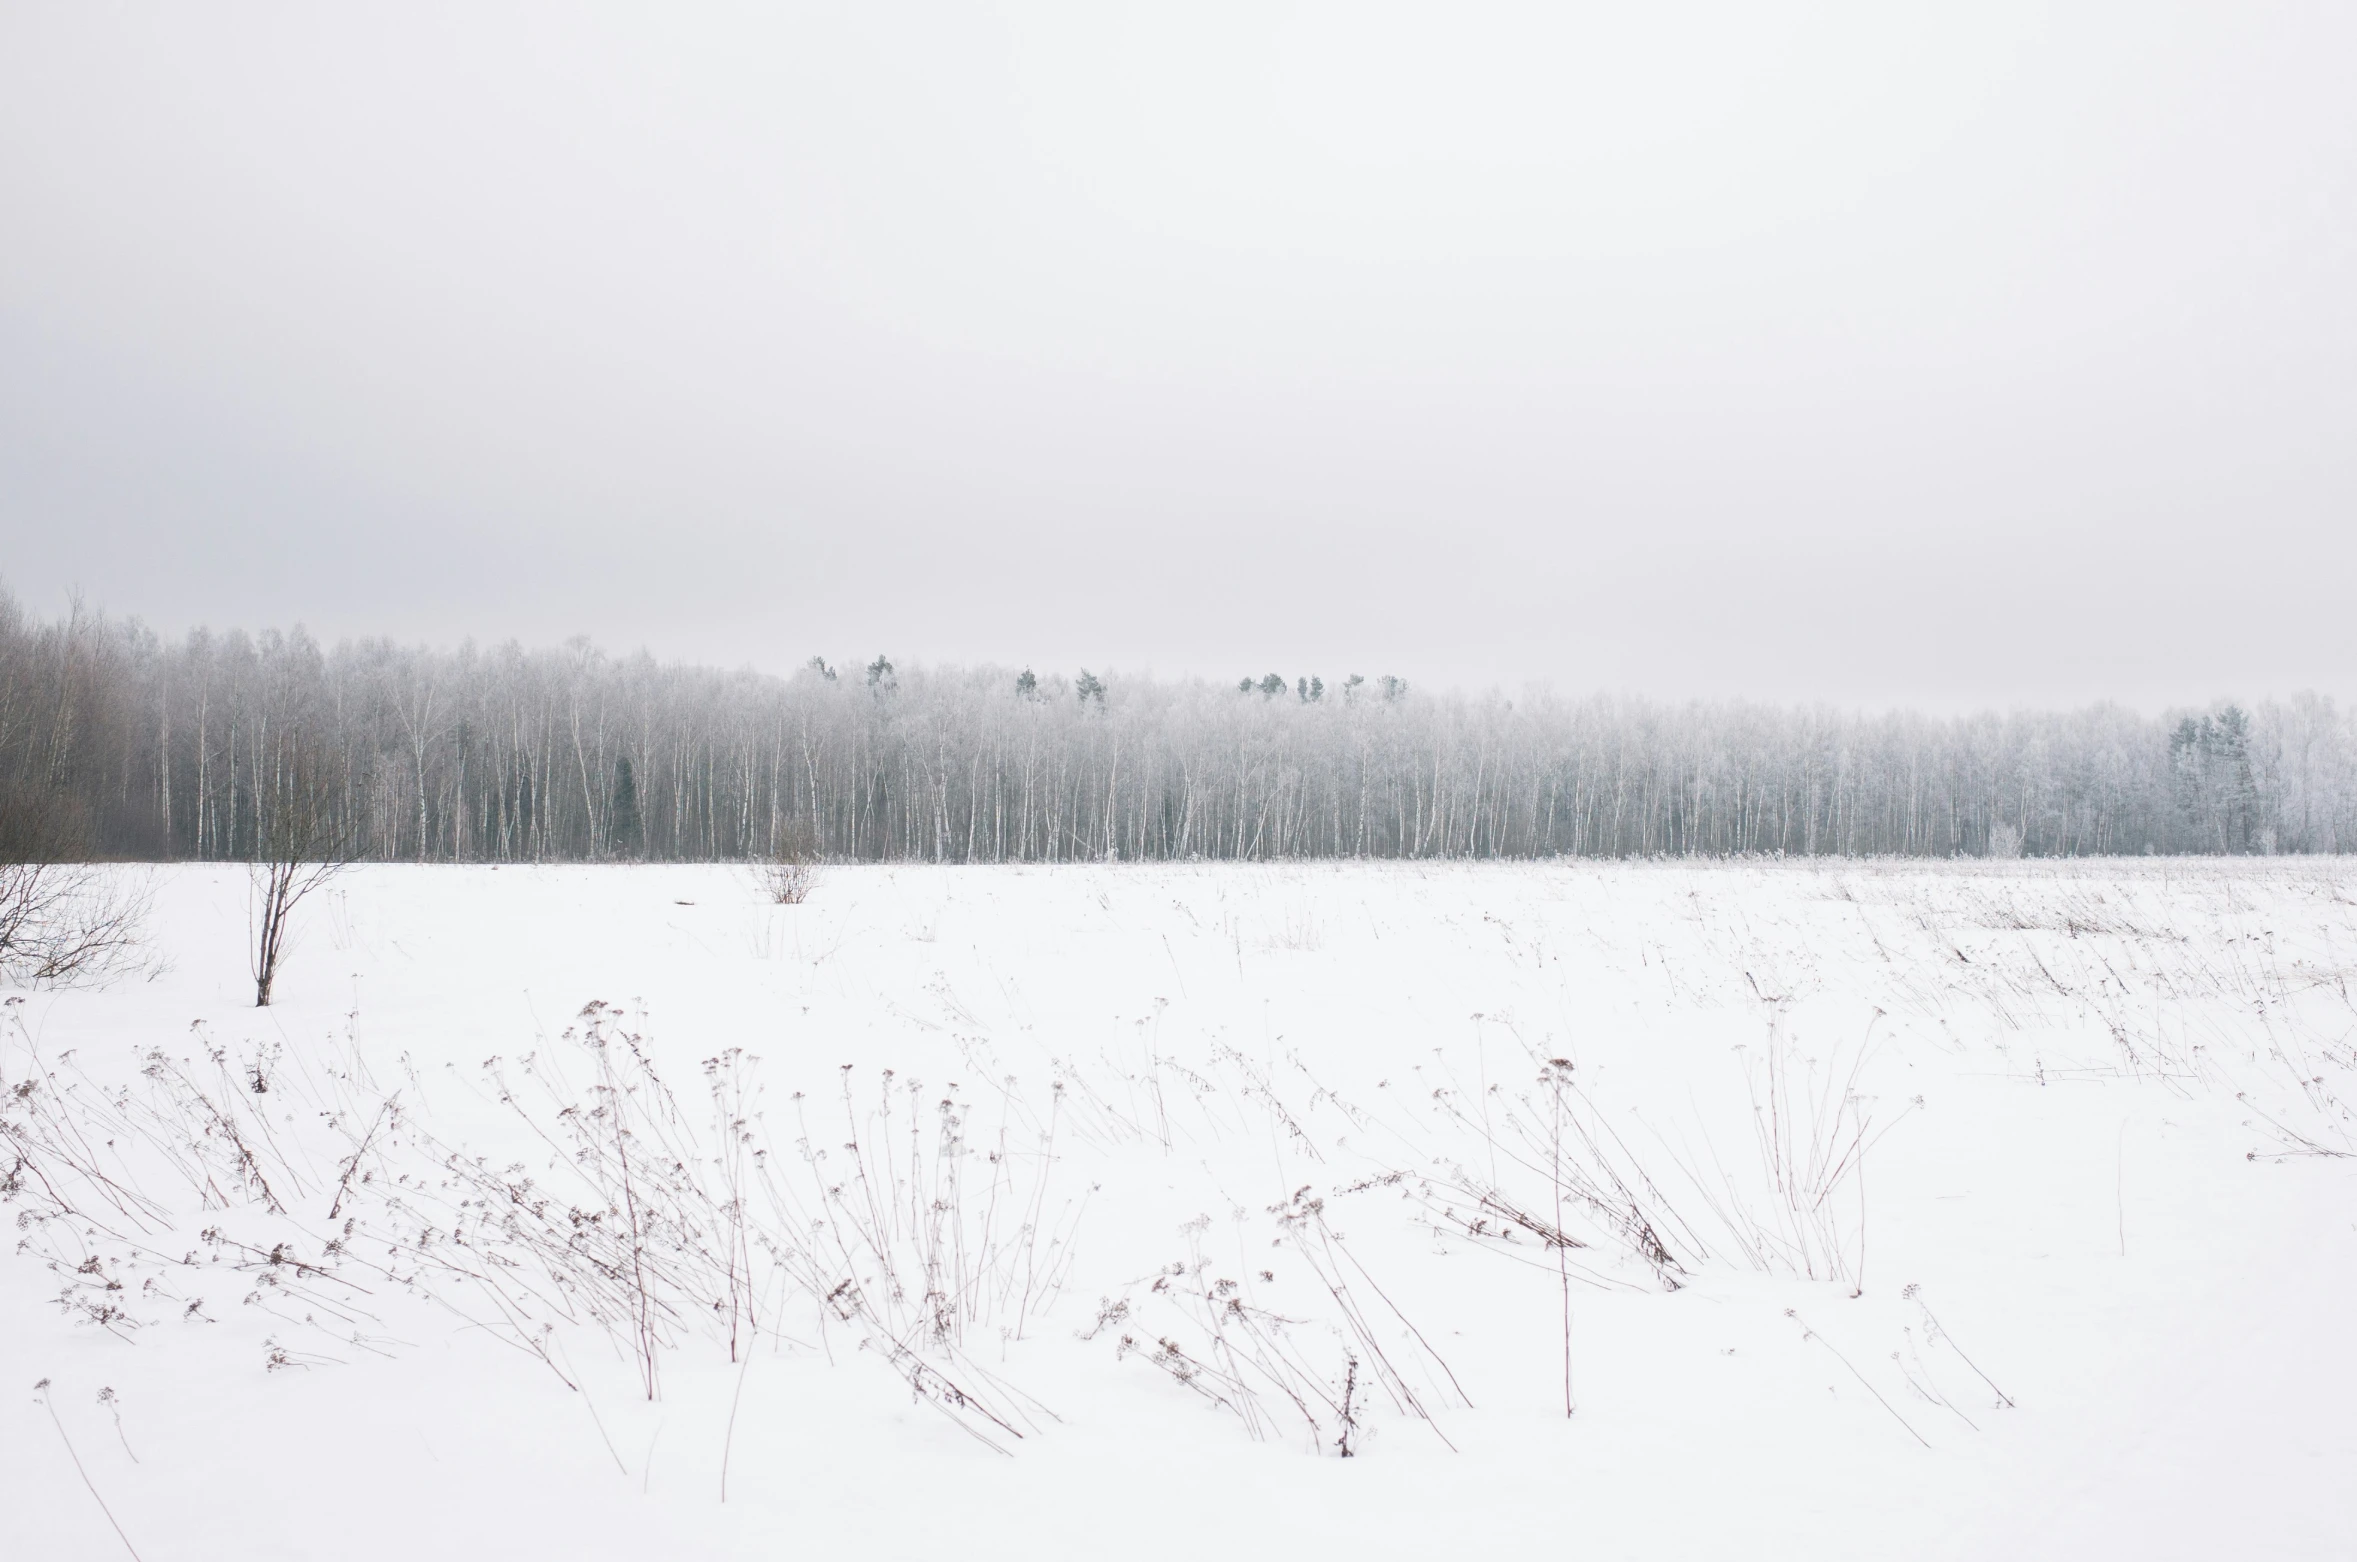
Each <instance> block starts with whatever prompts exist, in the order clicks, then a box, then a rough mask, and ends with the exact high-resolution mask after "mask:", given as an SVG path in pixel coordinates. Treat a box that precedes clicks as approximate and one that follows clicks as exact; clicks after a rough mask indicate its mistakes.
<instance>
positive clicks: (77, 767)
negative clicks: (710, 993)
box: [0, 596, 2357, 862]
mask: <svg viewBox="0 0 2357 1562" xmlns="http://www.w3.org/2000/svg"><path fill="white" fill-rule="evenodd" d="M298 785H299V786H301V787H303V788H306V789H308V790H309V792H311V793H312V794H315V796H314V803H315V806H316V807H317V809H319V810H320V811H321V812H323V813H324V814H325V815H326V816H327V817H329V818H331V819H332V821H333V831H332V838H333V839H334V840H335V841H336V842H337V843H338V846H337V849H338V850H339V851H344V852H348V853H349V854H350V855H352V856H355V857H362V858H375V859H382V860H393V861H462V862H473V861H498V862H565V861H582V860H594V859H608V858H636V857H644V858H662V859H675V860H695V861H705V860H722V859H735V858H747V857H759V856H765V855H769V854H772V853H775V852H778V851H780V850H787V851H799V852H806V853H815V854H817V855H821V856H825V857H829V858H840V859H863V860H884V861H921V862H1053V861H1073V860H1085V859H1102V858H1108V857H1118V858H1122V859H1141V858H1142V859H1173V858H1196V857H1201V858H1280V857H1538V856H1551V855H1557V854H1567V855H1579V856H1604V857H1621V856H1634V855H1648V854H1655V853H1673V854H1685V853H1711V854H1719V853H1746V852H1748V853H1800V854H1816V853H1851V854H1855V853H1887V854H1897V855H1904V856H1918V857H1945V856H1950V855H1955V854H1960V853H1961V854H1965V855H1975V856H1977V855H1989V854H1993V855H2011V854H2014V853H2028V854H2031V855H2086V854H2099V853H2143V852H2210V853H2232V852H2266V851H2284V852H2332V851H2340V850H2343V849H2347V848H2350V847H2353V846H2357V723H2353V722H2352V721H2351V719H2350V717H2349V716H2347V715H2345V714H2344V713H2342V712H2341V711H2340V710H2338V709H2337V708H2336V707H2335V706H2334V704H2333V703H2332V702H2331V701H2330V700H2326V699H2322V698H2318V697H2315V696H2311V695H2301V696H2299V697H2297V698H2294V699H2292V700H2291V701H2289V702H2288V703H2283V704H2274V703H2267V704H2258V705H2254V706H2251V707H2250V708H2248V709H2247V710H2246V709H2241V708H2237V707H2234V706H2230V705H2229V706H2221V707H2217V708H2213V709H2210V710H2205V711H2196V712H2180V713H2173V714H2170V715H2167V716H2163V717H2157V718H2156V717H2151V716H2145V715H2140V714H2137V713H2136V712H2133V711H2128V710H2123V709H2119V708H2117V707H2113V706H2096V707H2093V708H2090V709H2086V710H2079V711H2071V712H2065V713H2038V712H2026V713H2015V714H2010V715H1994V714H1992V715H1981V716H1968V717H1958V718H1934V717H1930V716H1923V715H1914V714H1908V713H1904V712H1901V713H1894V714H1886V715H1858V714H1852V713H1847V712H1842V711H1837V710H1832V709H1826V708H1816V707H1811V708H1782V707H1771V706H1761V705H1748V704H1685V705H1669V704H1660V703H1653V702H1648V701H1643V700H1634V699H1614V698H1587V699H1566V698H1560V697H1557V696H1553V695H1545V694H1536V695H1529V696H1525V697H1520V698H1512V699H1509V698H1504V697H1491V696H1482V697H1468V696H1459V695H1432V694H1428V693H1426V692H1424V691H1422V690H1415V689H1411V688H1409V687H1408V686H1407V685H1406V684H1405V683H1403V682H1402V681H1400V680H1399V679H1397V678H1380V679H1376V680H1372V681H1369V680H1363V679H1359V678H1356V677H1352V678H1348V679H1340V678H1338V679H1336V680H1335V681H1333V682H1332V683H1326V682H1322V681H1317V682H1313V681H1312V680H1311V679H1309V678H1308V677H1303V676H1297V677H1293V678H1290V679H1288V678H1284V677H1279V676H1277V675H1275V674H1265V675H1260V676H1256V677H1251V678H1245V679H1242V680H1240V681H1239V682H1237V683H1230V684H1207V683H1203V682H1197V681H1178V682H1167V681H1166V682H1156V681H1148V680H1143V679H1128V678H1117V677H1098V676H1095V675H1092V674H1090V673H1087V672H1085V671H1084V672H1082V673H1081V674H1080V675H1079V676H1077V677H1076V678H1071V679H1066V678H1063V677H1061V676H1046V677H1042V676H1035V675H1034V674H1033V673H1031V672H1029V671H1017V670H1014V669H996V668H972V669H966V668H930V669H924V668H914V667H910V668H895V667H894V666H892V664H891V663H890V662H889V661H888V660H887V659H885V658H882V657H879V658H878V659H877V660H876V661H875V662H874V663H873V664H871V665H869V666H867V667H864V668H861V667H853V668H845V669H843V670H841V671H840V672H838V671H837V670H835V669H831V668H828V667H826V666H825V665H824V664H823V663H818V662H815V661H814V662H813V663H812V664H811V665H810V666H808V667H806V668H804V669H803V670H801V671H799V672H797V673H795V674H793V675H792V676H790V677H775V676H769V675H765V674H758V673H753V672H724V671H719V670H716V669H713V668H706V667H690V666H677V665H667V664H664V663H660V662H657V661H655V660H654V659H653V658H651V657H649V656H646V655H643V654H642V655H638V656H631V657H620V658H617V657H611V656H608V655H606V654H604V653H603V652H601V651H599V650H597V649H595V648H594V647H592V646H590V645H589V644H588V643H587V642H585V641H576V642H574V643H572V644H569V645H567V646H565V647H564V648H562V649H558V650H539V651H528V650H525V649H523V648H521V647H518V646H515V645H512V644H511V645H506V646H501V647H499V648H498V649H495V650H478V649H475V648H473V647H466V648H462V649H459V650H456V651H443V650H424V649H411V648H407V647H402V646H396V645H393V644H389V643H386V642H383V641H370V642H362V643H358V644H346V645H339V646H336V647H334V648H333V649H327V648H323V647H321V646H320V645H318V644H317V643H315V642H314V641H313V640H311V639H310V638H309V637H308V636H306V635H304V634H303V633H302V632H301V631H299V630H298V631H295V632H293V633H288V634H280V633H276V632H273V633H267V634H262V635H247V634H243V633H232V634H209V633H197V634H192V635H190V636H188V637H187V638H186V639H184V640H181V641H179V642H177V643H166V642H164V641H163V640H161V639H159V638H158V637H157V636H156V635H154V634H152V633H150V632H149V631H147V630H146V629H144V628H142V627H140V626H139V625H138V624H136V623H126V622H122V621H119V620H110V619H106V618H103V617H100V616H97V615H94V614H88V613H77V614H75V615H73V616H71V617H69V618H67V619H65V620H62V621H56V622H48V623H41V622H34V621H31V620H29V619H27V618H26V616H25V615H24V614H23V613H22V611H21V610H20V609H19V607H18V606H17V604H16V603H15V602H14V601H13V600H11V599H8V598H6V597H5V596H0V811H4V816H0V849H5V850H7V851H10V852H15V853H19V854H22V853H27V852H48V853H52V854H58V855H73V854H81V855H90V856H101V857H127V858H147V859H165V858H196V859H204V860H228V861H235V860H241V859H244V858H248V857H250V856H253V855H255V854H256V852H257V850H258V847H257V841H258V839H259V837H260V833H261V832H262V830H263V828H264V823H263V815H264V813H265V811H266V810H268V809H269V808H271V807H272V806H274V804H273V802H272V799H274V798H284V797H285V796H287V795H288V794H289V791H290V788H293V787H296V786H298Z"/></svg>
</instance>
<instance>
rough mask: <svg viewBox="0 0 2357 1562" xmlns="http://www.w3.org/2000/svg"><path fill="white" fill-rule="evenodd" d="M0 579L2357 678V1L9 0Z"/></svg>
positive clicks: (2039, 698) (1813, 670)
mask: <svg viewBox="0 0 2357 1562" xmlns="http://www.w3.org/2000/svg"><path fill="white" fill-rule="evenodd" d="M0 577H4V578H5V579H6V581H7V582H8V584H9V585H10V586H11V587H12V588H13V589H14V590H15V591H16V592H17V593H18V594H19V595H20V596H21V597H23V598H24V599H25V600H26V601H27V603H28V605H30V606H32V607H34V608H36V609H38V610H42V611H51V610H54V609H56V608H57V607H58V606H60V605H62V603H63V602H64V600H65V598H66V594H67V592H68V591H69V590H71V589H74V588H77V587H78V588H79V589H80V590H82V591H83V592H84V593H85V594H86V595H87V596H88V597H89V598H90V599H91V600H92V601H93V602H94V603H95V604H97V605H99V606H102V607H105V608H107V609H109V610H112V611H117V612H125V613H134V614H138V615H140V616H142V617H144V618H146V619H148V620H149V621H150V622H152V623H154V624H155V625H157V626H158V627H160V628H163V629H166V630H174V631H176V630H178V629H182V628H185V627H189V626H192V625H195V624H199V623H209V624H213V625H216V626H225V625H229V624H245V625H249V626H259V625H263V624H273V623H275V624H285V623H290V622H294V621H298V620H299V621H302V622H304V623H306V624H308V625H309V626H310V627H311V628H312V629H313V630H314V632H316V633H319V634H321V635H322V636H325V637H330V638H332V637H336V636H341V635H346V634H390V635H393V636H396V637H399V638H402V639H405V640H435V641H451V640H456V639H458V638H460V637H462V636H466V635H470V634H471V635H474V636H477V637H479V638H484V639H501V638H506V637H508V636H511V635H512V636H519V637H521V638H523V639H525V640H527V641H542V642H545V641H553V640H556V639H560V638H562V637H564V636H567V635H570V634H573V633H583V632H585V633H589V634H592V635H594V636H596V637H597V638H598V639H599V640H601V641H603V642H605V643H606V644H608V645H609V646H612V647H617V648H629V647H634V646H636V645H639V644H642V643H643V644H645V645H648V646H651V647H652V648H653V649H655V650H656V651H657V652H658V653H659V654H663V655H677V656H685V657H693V658H698V659H708V660H716V661H721V662H726V663H732V664H733V663H739V662H750V663H752V664H755V665H758V666H764V667H769V668H778V669H782V668H785V667H790V666H792V665H794V664H796V663H798V662H800V661H801V660H802V659H803V658H805V657H806V656H808V655H809V654H811V653H812V652H813V651H824V652H825V653H827V654H828V655H829V656H830V657H860V658H864V657H866V656H868V655H871V654H873V652H874V651H876V650H878V649H885V650H889V651H890V652H892V653H893V654H894V655H895V656H896V657H900V658H904V659H924V660H960V661H965V660H981V659H989V660H996V661H1004V662H1012V663H1024V662H1029V663H1033V664H1036V665H1038V666H1040V667H1042V668H1059V667H1060V668H1064V669H1067V670H1069V669H1071V668H1073V667H1076V666H1078V665H1080V664H1084V663H1085V664H1088V665H1090V666H1095V667H1100V668H1101V667H1104V666H1107V665H1111V666H1113V667H1116V668H1121V669H1127V670H1133V671H1143V670H1148V669H1152V670H1156V671H1159V672H1162V673H1165V674H1169V673H1188V672H1202V673H1207V674H1213V675H1218V676H1225V677H1233V676H1237V675H1239V674H1241V673H1243V672H1246V671H1253V672H1258V671H1263V670H1267V669H1270V668H1274V669H1277V670H1280V671H1283V672H1285V673H1287V674H1291V673H1294V672H1309V671H1318V672H1323V673H1325V674H1326V675H1328V676H1329V677H1331V676H1335V675H1338V674H1341V673H1344V672H1348V671H1352V670H1357V671H1362V672H1366V673H1369V674H1373V673H1376V672H1381V671H1396V672H1400V673H1404V674H1407V675H1409V676H1411V677H1415V678H1418V679H1419V680H1421V681H1424V682H1427V683H1442V684H1446V683H1462V684H1476V685H1486V684H1490V683H1502V684H1507V685H1515V684H1519V683H1522V682H1524V681H1526V680H1543V681H1548V682H1552V683H1554V684H1555V685H1556V686H1558V687H1560V688H1564V689H1566V690H1575V691H1584V690H1588V689H1596V688H1603V689H1614V690H1633V691H1642V692H1650V693H1655V694H1663V695H1686V694H1693V695H1726V694H1739V695H1751V696H1758V697H1765V698H1772V699H1818V698H1823V699H1831V700H1836V701H1842V702H1855V703H1867V704H1881V703H1886V702H1902V703H1914V704H1922V705H1926V706H1930V707H1935V708H1955V707H1958V706H1970V705H1979V704H1982V703H1997V704H2003V703H2010V702H2031V703H2041V704H2051V703H2062V702H2077V701H2080V700H2085V699H2091V698H2096V697H2101V696H2111V697H2116V698H2121V699H2124V700H2128V701H2130V702H2134V703H2138V704H2144V705H2158V704H2161V703H2164V702H2173V701H2179V700H2199V699H2207V698H2211V697H2214V696H2217V695H2221V694H2226V693H2240V694H2243V695H2246V696H2255V695H2260V694H2266V693H2272V692H2283V691H2288V690H2291V689H2295V688H2299V687H2304V686H2313V687H2318V688H2322V689H2325V690H2328V691H2332V692H2338V693H2341V694H2344V695H2357V622H2353V617H2352V604H2353V600H2357V591H2353V582H2357V7H2353V6H2350V5H2348V4H2345V3H2320V4H2307V5H2301V4H2271V3H2267V0H2212V3H2207V4H2192V5H2186V4H2171V3H2168V0H2135V3H2109V4H2083V5H2037V4H2026V3H2015V0H1975V3H1971V4H1963V3H1953V0H1952V3H1945V4H1936V5H1934V4H1908V3H1899V0H1874V3H1865V4H1854V5H1842V4H1816V5H1796V4H1769V3H1723V4H1690V3H1680V0H1659V3H1648V4H1644V5H1631V4H1626V3H1621V4H1613V5H1597V4H1587V3H1581V0H1563V3H1556V4H1548V5H1530V6H1517V5H1493V4H1484V3H1477V0H1449V3H1445V4H1425V5H1395V4H1383V3H1377V0H1352V3H1346V4H1335V5H1311V4H1298V5H1296V4H1280V3H1274V0H1262V3H1257V4H1249V5H1237V6H1228V5H1223V4H1218V3H1205V0H1186V3H1172V4H1163V5H1154V6H1125V5H1119V4H1112V3H1090V4H1082V5H1072V6H1051V5H1038V6H1032V5H995V6H994V5H987V4H967V5H953V6H941V7H937V8H926V7H911V6H904V5H900V4H897V3H892V0H851V3H844V4H830V5H791V4H762V5H744V6H741V7H729V6H718V5H688V4H679V3H669V4H664V5H660V6H645V5H641V6H630V7H613V8H608V7H596V6H589V5H583V4H573V3H568V4H561V5H560V4H551V5H547V6H530V7H527V6H487V5H482V4H464V5H455V6H448V7H443V6H437V5H430V4H419V3H415V0H404V3H402V4H399V5H390V6H384V7H368V6H361V5H335V6H317V5H311V4H302V5H286V6H264V5H232V4H209V5H201V6H155V7H145V6H137V5H121V4H103V5H102V4H97V3H92V0H68V3H62V4H55V5H48V4H38V3H34V0H7V3H6V4H5V6H4V7H0Z"/></svg>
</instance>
